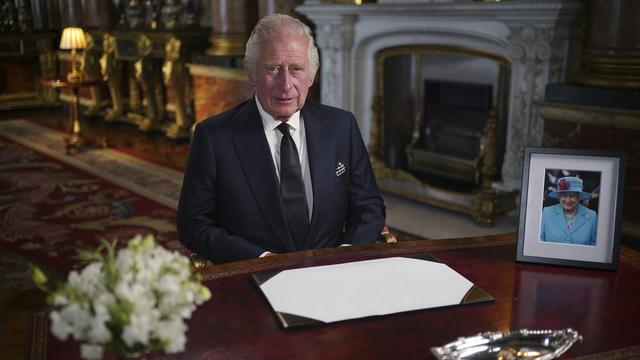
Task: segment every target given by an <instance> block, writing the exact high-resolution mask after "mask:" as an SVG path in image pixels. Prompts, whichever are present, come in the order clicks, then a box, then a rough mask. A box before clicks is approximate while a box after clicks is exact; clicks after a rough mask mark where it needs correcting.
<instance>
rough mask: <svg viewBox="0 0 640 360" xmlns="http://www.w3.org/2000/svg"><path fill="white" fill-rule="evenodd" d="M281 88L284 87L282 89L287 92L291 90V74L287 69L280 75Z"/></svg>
mask: <svg viewBox="0 0 640 360" xmlns="http://www.w3.org/2000/svg"><path fill="white" fill-rule="evenodd" d="M280 86H282V89H283V90H286V91H288V90H289V89H291V73H290V72H289V69H286V68H285V69H284V70H283V71H282V72H281V73H280Z"/></svg>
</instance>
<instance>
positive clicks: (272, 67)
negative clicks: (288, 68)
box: [267, 65, 280, 73]
mask: <svg viewBox="0 0 640 360" xmlns="http://www.w3.org/2000/svg"><path fill="white" fill-rule="evenodd" d="M267 70H269V71H270V72H274V73H275V72H278V70H280V67H279V66H276V65H271V66H268V67H267Z"/></svg>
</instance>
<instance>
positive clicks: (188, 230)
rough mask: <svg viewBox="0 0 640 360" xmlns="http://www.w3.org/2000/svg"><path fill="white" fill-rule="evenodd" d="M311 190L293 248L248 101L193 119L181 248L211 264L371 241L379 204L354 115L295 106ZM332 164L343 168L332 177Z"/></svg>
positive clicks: (380, 220)
mask: <svg viewBox="0 0 640 360" xmlns="http://www.w3.org/2000/svg"><path fill="white" fill-rule="evenodd" d="M301 113H302V116H303V118H304V126H305V133H306V140H307V149H308V157H309V167H310V170H311V181H312V187H313V212H312V218H311V221H310V225H309V226H310V227H309V232H308V235H307V237H306V240H305V242H304V245H303V246H302V247H301V248H297V247H296V245H295V243H294V241H293V239H292V237H291V235H290V233H289V230H288V227H287V220H286V217H285V214H284V210H283V203H282V200H281V196H280V184H279V181H278V178H277V175H276V169H275V165H274V163H273V158H272V156H271V152H270V151H269V146H268V143H267V139H266V137H265V134H264V130H263V125H262V120H261V118H260V114H259V113H258V108H257V105H256V102H255V99H251V100H248V101H246V102H244V103H242V104H240V105H238V106H237V107H235V108H233V109H231V110H229V111H227V112H225V113H222V114H220V115H216V116H214V117H211V118H208V119H206V120H204V121H202V122H200V123H199V124H198V125H197V126H196V129H195V132H194V135H193V139H192V142H191V149H190V153H189V161H188V164H187V169H186V171H185V177H184V182H183V184H182V191H181V194H180V203H179V205H178V233H179V236H180V241H181V242H182V244H183V245H185V246H186V247H187V248H189V249H190V250H192V251H195V252H197V253H198V254H200V255H202V256H205V257H207V258H209V259H210V260H212V261H214V262H215V263H223V262H228V261H235V260H241V259H248V258H256V257H258V256H260V254H262V253H263V252H265V251H271V252H276V253H282V252H289V251H297V250H305V249H313V248H320V247H332V246H337V245H340V244H343V243H348V244H366V243H372V242H375V241H376V240H377V239H378V238H379V235H380V232H381V231H382V229H383V227H384V219H385V208H384V204H383V201H382V198H381V197H380V194H379V193H378V188H377V186H376V183H375V179H374V176H373V171H372V169H371V164H370V162H369V157H368V154H367V151H366V148H365V146H364V143H363V141H362V136H361V135H360V132H359V130H358V126H357V123H356V120H355V117H354V116H353V114H351V113H349V112H346V111H344V110H340V109H336V108H333V107H330V106H325V105H320V104H315V103H310V102H309V101H307V102H306V103H305V105H304V107H303V108H302V109H301ZM338 162H340V163H342V164H344V165H345V170H346V171H345V172H344V173H343V174H341V175H340V176H338V175H337V172H336V167H337V165H338Z"/></svg>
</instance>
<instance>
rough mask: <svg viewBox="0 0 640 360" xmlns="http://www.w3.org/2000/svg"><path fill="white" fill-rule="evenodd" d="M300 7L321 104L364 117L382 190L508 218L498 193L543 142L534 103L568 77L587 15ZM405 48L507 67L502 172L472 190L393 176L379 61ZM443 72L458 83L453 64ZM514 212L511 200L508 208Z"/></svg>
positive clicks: (394, 1)
mask: <svg viewBox="0 0 640 360" xmlns="http://www.w3.org/2000/svg"><path fill="white" fill-rule="evenodd" d="M296 11H297V12H299V13H301V14H303V15H305V16H306V17H307V18H309V19H310V20H311V21H312V22H313V23H314V24H315V31H316V39H317V45H318V47H319V49H320V55H321V60H320V61H321V72H320V79H319V80H320V82H321V85H320V87H321V100H322V102H323V103H325V104H328V105H334V106H337V107H341V108H343V109H348V110H350V111H352V112H353V113H354V114H355V115H356V117H357V119H358V121H359V126H360V130H361V132H362V135H363V137H364V139H365V142H366V143H367V145H368V146H369V149H370V153H371V156H372V161H374V162H379V161H380V162H382V164H383V166H382V167H383V168H384V171H377V172H376V176H377V178H378V182H379V185H380V187H381V188H382V189H383V190H385V189H386V190H389V189H396V190H398V191H395V193H397V194H401V195H406V196H407V197H409V198H413V199H416V200H424V201H425V202H428V203H432V204H435V205H444V207H448V208H451V209H453V210H460V211H462V212H466V213H469V214H473V215H474V217H476V221H478V222H479V223H483V224H484V225H491V224H492V221H491V219H484V220H480V219H479V218H478V216H477V215H478V214H479V213H480V212H482V210H481V208H483V207H486V206H490V207H493V208H492V209H490V211H489V212H490V214H489V215H490V217H493V215H495V214H496V213H499V212H500V209H501V205H500V194H507V193H511V194H513V193H514V192H515V191H517V190H518V189H519V188H520V186H521V176H522V154H523V149H524V147H525V146H539V145H541V144H542V133H543V124H542V119H541V118H540V117H539V116H538V115H537V113H536V109H535V107H534V104H535V102H536V101H538V100H542V99H543V98H544V90H545V86H546V84H547V83H557V82H562V81H563V80H564V79H565V78H566V76H567V72H568V71H569V67H568V59H569V58H570V56H571V54H572V49H573V48H574V44H573V42H574V40H575V31H576V27H577V24H578V21H579V20H580V19H581V18H582V13H583V9H582V6H581V4H580V1H576V0H512V1H502V2H480V1H472V0H422V1H418V0H378V1H377V2H376V3H366V4H363V5H351V4H334V3H333V2H329V1H323V0H306V1H305V2H304V3H303V4H302V5H301V6H299V7H297V8H296ZM398 48H428V49H443V48H445V49H455V50H456V51H459V52H462V53H465V54H473V53H476V54H485V57H488V58H493V59H498V60H499V62H500V63H501V64H503V65H504V66H503V68H504V69H506V72H507V74H506V77H505V78H506V79H507V80H506V84H505V85H504V86H503V89H501V93H502V94H504V95H502V96H503V97H505V99H504V101H503V103H504V108H503V109H501V110H500V111H501V113H500V117H502V118H503V119H502V121H503V122H504V130H503V131H501V132H500V131H498V132H497V136H498V137H499V138H498V139H496V141H497V142H498V143H499V144H502V146H501V149H500V152H499V153H498V154H497V156H498V159H497V160H496V161H495V163H496V164H497V165H498V166H499V168H497V169H495V176H492V177H491V179H490V181H489V182H488V183H487V181H485V182H484V185H483V187H478V189H477V190H478V191H475V192H474V193H473V194H466V195H465V194H455V193H451V192H450V191H444V190H441V189H438V188H434V187H431V186H429V185H428V184H425V183H423V182H421V181H420V180H417V179H416V178H415V177H413V176H412V175H411V174H409V173H407V172H405V171H395V170H394V169H393V166H392V165H391V164H389V163H388V161H385V160H384V154H381V153H380V151H381V149H382V148H384V144H381V142H383V141H384V140H382V139H383V137H384V136H381V131H382V129H383V128H384V124H383V123H380V121H379V120H380V116H379V114H380V113H381V111H382V112H384V111H383V110H380V109H379V107H380V103H381V99H380V98H379V95H380V91H379V87H380V83H381V78H383V76H384V75H383V74H382V75H381V74H380V57H381V56H380V55H381V54H385V53H388V52H389V51H391V52H393V49H398ZM421 56H423V57H424V56H428V54H426V55H425V54H422V55H421ZM454 66H455V65H454ZM439 71H441V72H448V73H450V74H452V75H451V77H452V78H453V79H455V71H456V69H455V68H453V67H452V68H451V69H449V70H447V69H440V70H439ZM467 76H468V73H467V74H464V73H462V74H460V77H467ZM459 80H460V81H465V79H464V78H461V79H459ZM384 121H385V120H384V119H383V120H382V122H384ZM498 123H499V122H498ZM391 192H394V191H391ZM487 192H491V193H492V194H490V197H491V199H490V200H489V202H488V203H487V202H484V203H483V201H482V197H483V196H485V195H487ZM483 193H484V195H483ZM465 196H466V198H465ZM485 197H486V196H485ZM513 198H514V196H512V195H511V199H513ZM447 204H448V205H447ZM513 205H515V204H513ZM509 207H510V206H509V205H506V204H505V206H504V207H503V208H502V209H503V210H509ZM511 208H513V206H511ZM485 210H486V209H485ZM485 215H486V214H485Z"/></svg>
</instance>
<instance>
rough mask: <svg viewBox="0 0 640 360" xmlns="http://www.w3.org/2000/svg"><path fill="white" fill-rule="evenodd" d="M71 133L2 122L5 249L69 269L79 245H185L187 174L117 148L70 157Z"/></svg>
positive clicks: (0, 227)
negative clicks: (136, 241) (141, 240)
mask: <svg viewBox="0 0 640 360" xmlns="http://www.w3.org/2000/svg"><path fill="white" fill-rule="evenodd" d="M63 136H64V134H62V133H60V132H58V131H55V130H51V129H48V128H46V127H42V126H40V125H37V124H34V123H31V122H29V121H25V120H12V121H4V122H1V123H0V248H2V249H3V252H5V251H8V252H11V253H14V254H15V255H17V256H19V257H22V258H26V259H29V260H33V261H34V262H36V263H38V264H40V265H43V266H46V267H51V268H52V270H58V271H63V272H66V271H68V270H69V269H71V268H72V267H73V266H74V264H75V262H76V261H75V259H74V256H75V255H76V250H77V249H78V248H93V247H95V246H97V245H98V244H99V243H100V240H101V239H107V240H113V239H118V240H119V241H126V240H128V239H130V238H131V237H133V236H134V235H135V234H147V233H152V234H154V235H155V236H156V239H157V240H158V241H159V242H160V243H162V244H163V245H164V246H165V247H167V248H174V249H177V248H179V247H180V245H179V243H178V241H177V233H176V228H175V216H176V214H175V209H176V206H177V200H178V195H179V191H180V186H181V181H182V173H181V172H180V171H177V170H173V169H169V168H166V167H162V166H159V165H156V164H152V163H150V162H148V161H145V160H141V159H139V158H136V157H134V156H131V155H128V154H124V153H121V152H119V151H117V150H113V149H95V150H91V151H86V152H81V153H79V154H77V155H73V156H67V155H64V141H63Z"/></svg>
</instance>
